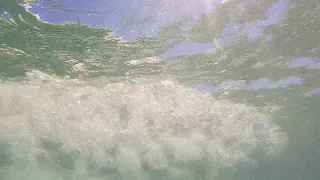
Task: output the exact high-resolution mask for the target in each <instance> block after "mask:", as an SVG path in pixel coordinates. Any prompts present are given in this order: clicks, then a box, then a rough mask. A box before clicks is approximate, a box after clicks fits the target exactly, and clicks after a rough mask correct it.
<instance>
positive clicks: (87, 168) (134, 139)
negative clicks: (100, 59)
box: [0, 71, 287, 179]
mask: <svg viewBox="0 0 320 180" xmlns="http://www.w3.org/2000/svg"><path fill="white" fill-rule="evenodd" d="M27 77H28V78H29V80H27V81H24V82H21V81H20V82H8V81H1V82H0V83H1V85H0V92H1V93H0V147H1V143H2V144H3V146H6V147H8V148H9V149H10V153H11V155H10V156H9V155H8V156H9V157H10V158H11V163H10V165H5V166H4V167H2V166H1V164H0V170H1V169H2V170H4V168H6V170H5V171H4V172H5V173H4V177H5V178H7V179H9V178H8V177H13V174H12V173H16V172H17V174H18V175H16V176H19V173H20V176H23V177H26V179H32V178H33V179H37V178H35V176H37V175H36V173H35V172H33V171H39V177H40V176H43V174H46V173H47V174H48V176H51V177H53V176H56V177H58V176H59V177H63V178H64V179H72V178H76V179H99V178H101V179H105V178H111V179H112V178H115V179H119V178H124V179H152V172H155V171H161V172H163V173H165V174H166V176H167V177H168V179H172V178H174V177H178V176H181V173H182V174H184V175H187V174H188V176H190V177H193V176H194V175H195V174H194V172H193V170H192V168H191V167H192V164H193V163H195V162H198V163H200V164H201V165H203V167H212V169H214V168H215V167H218V166H219V167H226V166H233V165H234V164H236V163H238V162H249V161H250V156H249V155H250V154H251V152H252V151H253V150H255V149H256V148H257V147H260V148H262V150H263V151H264V153H265V154H267V155H269V156H273V155H276V154H277V153H279V152H281V150H282V149H283V148H284V147H285V144H286V141H287V137H286V134H284V133H283V132H281V131H280V129H279V128H278V127H277V126H276V125H274V124H273V123H272V122H271V121H270V117H269V116H267V115H265V114H262V113H260V112H259V111H258V110H256V109H255V108H253V107H250V106H248V105H243V104H235V103H232V102H228V101H217V100H215V99H214V98H212V97H211V96H209V95H207V94H202V93H200V92H198V91H196V90H194V89H191V88H188V87H184V86H182V85H180V84H179V83H177V82H175V81H172V80H165V79H159V80H154V79H153V80H151V79H137V80H135V83H129V82H119V83H112V84H107V82H101V81H98V80H97V83H99V84H97V86H94V85H89V84H88V83H85V82H76V81H72V80H64V79H59V78H57V77H54V76H50V75H48V74H44V73H42V72H39V71H31V72H29V73H27ZM94 82H95V81H92V82H91V83H90V84H94ZM103 84H105V85H103ZM0 158H1V157H0ZM19 162H25V163H26V165H25V166H24V167H21V168H20V169H19V168H18V169H17V166H18V165H19V164H21V163H19ZM181 164H184V165H185V166H183V167H182V166H181ZM180 166H181V168H179V167H180ZM186 167H187V169H186ZM8 169H9V170H8ZM209 169H210V168H209ZM212 169H211V170H210V171H213V170H212ZM30 172H32V173H30ZM210 173H211V174H215V173H212V172H208V174H210ZM31 174H33V175H32V176H31ZM52 174H55V175H52ZM0 176H1V174H0ZM43 177H44V176H43ZM16 179H21V178H18V177H17V178H16ZM48 179H50V178H48ZM53 179H54V178H53Z"/></svg>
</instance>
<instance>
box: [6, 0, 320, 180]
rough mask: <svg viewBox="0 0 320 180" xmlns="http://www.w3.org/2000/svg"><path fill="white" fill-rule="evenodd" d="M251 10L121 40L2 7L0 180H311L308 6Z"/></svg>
mask: <svg viewBox="0 0 320 180" xmlns="http://www.w3.org/2000/svg"><path fill="white" fill-rule="evenodd" d="M45 2H46V1H44V3H45ZM29 3H30V2H29ZM255 3H256V5H259V6H255V5H253V2H251V1H244V2H242V1H241V2H240V1H231V0H230V2H228V1H226V2H224V3H223V4H222V5H221V6H219V8H220V9H218V10H219V11H213V12H208V13H207V14H204V15H202V16H200V17H199V19H197V20H196V21H195V22H193V23H195V24H194V25H191V26H192V27H191V28H190V30H183V31H181V29H179V28H181V27H180V26H179V25H174V23H172V24H170V25H168V27H166V28H167V29H166V28H164V29H163V30H160V31H159V33H158V34H156V35H154V36H151V37H149V36H148V37H145V38H141V39H138V40H136V41H131V42H127V41H124V40H123V39H122V38H121V37H117V36H115V35H114V34H113V33H112V30H110V29H98V28H92V27H89V26H86V25H82V24H64V25H53V24H50V23H48V22H41V21H40V20H39V17H37V16H35V15H33V14H30V13H29V12H27V11H26V9H25V8H23V5H24V6H26V4H22V5H19V4H18V3H16V2H14V1H9V0H4V1H3V2H2V1H1V2H0V5H1V6H0V7H1V8H2V9H1V11H2V14H1V16H0V18H1V19H0V20H1V21H0V22H1V25H0V40H1V42H0V75H1V79H0V179H4V180H20V179H21V180H31V179H48V180H51V179H52V180H56V179H63V180H64V179H66V180H69V179H70V180H71V179H72V180H73V179H74V180H75V179H77V180H78V179H79V180H82V179H83V180H90V179H95V180H100V179H101V180H102V179H112V180H118V179H123V180H125V179H136V180H138V179H139V180H148V179H152V180H153V179H155V180H160V179H161V180H162V179H165V180H169V179H170V180H171V179H175V180H176V179H177V180H178V179H190V180H195V179H197V180H198V179H199V180H200V179H202V180H213V179H217V180H253V179H255V180H301V179H303V180H304V179H305V180H318V179H319V178H320V174H319V172H320V169H319V167H320V132H319V130H318V129H319V128H320V114H319V105H320V99H319V89H320V86H319V84H320V83H319V77H320V74H319V66H318V64H319V58H320V54H319V52H320V51H319V47H320V46H319V45H320V44H319V41H318V40H319V37H320V34H319V32H318V31H316V29H317V28H319V22H320V21H319V20H320V13H319V12H320V11H319V9H318V8H317V5H318V6H319V4H317V2H316V1H314V2H311V1H310V2H298V1H294V0H292V1H282V0H279V1H274V2H273V1H272V2H264V1H256V2H255ZM277 3H278V4H277ZM28 5H33V4H28ZM168 6H169V5H168ZM274 6H275V7H282V6H284V7H285V10H283V11H282V12H284V15H283V16H282V18H280V19H279V20H277V21H275V20H268V18H265V16H266V14H268V13H270V12H271V11H273V10H274V11H276V10H275V9H276V8H274ZM256 8H260V10H261V11H260V12H259V13H258V12H256V11H255V9H256ZM272 8H273V9H272ZM232 9H234V10H232ZM246 10H247V11H248V12H249V10H250V13H246V12H247V11H246ZM227 12H228V13H227ZM219 13H220V14H219ZM222 15H226V16H227V15H228V17H229V19H228V20H226V19H223V18H222V17H223V16H222ZM208 17H209V18H208ZM259 19H260V20H261V19H264V20H266V19H267V20H266V23H267V25H265V26H266V27H263V28H265V29H264V30H263V33H262V35H258V36H253V37H250V36H249V35H248V34H247V33H245V32H244V31H243V32H239V33H238V30H236V32H230V31H224V32H225V34H223V35H221V31H222V28H221V27H219V26H221V25H223V27H224V26H226V25H227V23H229V21H230V22H231V21H233V22H236V23H238V24H241V23H250V22H253V21H259ZM227 21H228V22H227ZM179 22H180V21H179ZM181 22H185V19H182V20H181ZM181 22H180V23H181ZM189 23H190V22H189ZM178 24H179V23H178ZM191 24H192V23H191ZM181 26H182V25H181ZM228 26H230V24H229V25H228ZM263 26H264V25H263ZM239 27H240V28H241V29H242V30H244V29H245V28H246V27H245V25H244V24H242V25H239ZM239 27H236V26H234V27H233V28H239ZM208 30H210V31H211V32H210V33H209V32H208ZM218 37H220V38H218ZM217 38H218V39H217ZM222 42H225V43H222ZM186 44H187V45H188V44H189V45H190V44H191V46H194V47H200V49H201V48H202V47H206V46H207V45H209V46H212V47H215V48H212V47H210V48H209V50H206V51H205V52H194V53H193V54H188V53H187V54H178V55H177V54H175V53H170V52H171V51H174V52H177V51H180V50H181V49H188V47H185V45H186ZM222 44H224V45H222ZM189 51H193V50H192V48H190V47H189Z"/></svg>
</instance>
